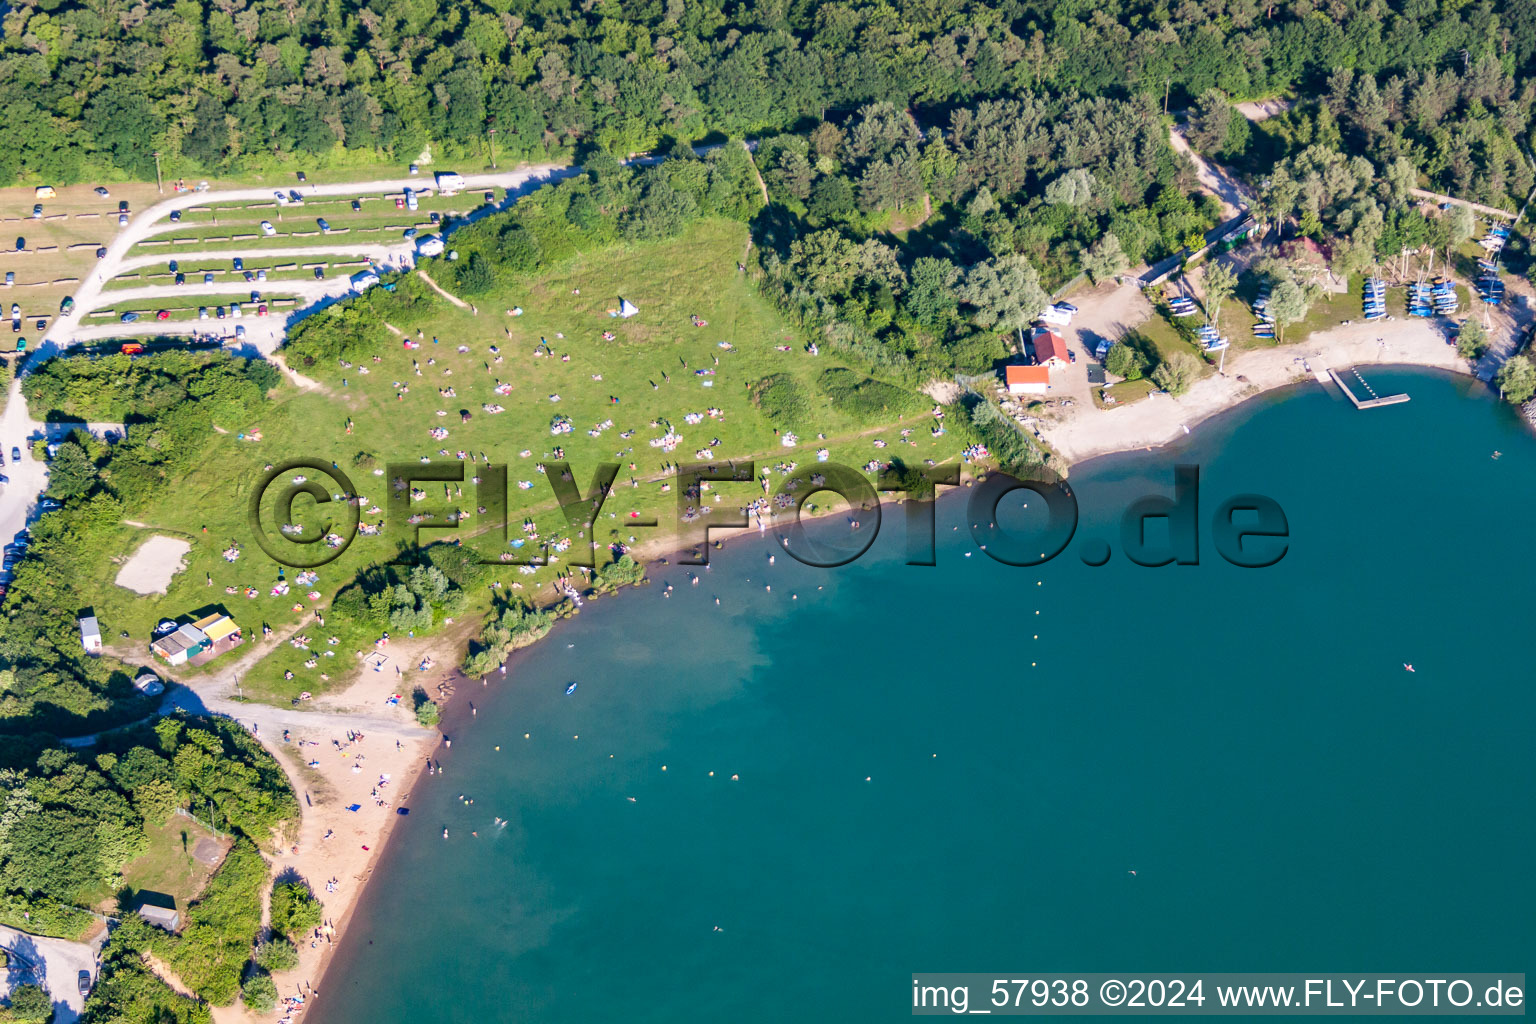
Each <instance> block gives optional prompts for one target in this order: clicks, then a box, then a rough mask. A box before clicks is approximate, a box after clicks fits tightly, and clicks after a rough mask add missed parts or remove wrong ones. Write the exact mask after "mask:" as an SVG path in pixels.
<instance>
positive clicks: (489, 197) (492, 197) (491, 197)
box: [485, 189, 496, 203]
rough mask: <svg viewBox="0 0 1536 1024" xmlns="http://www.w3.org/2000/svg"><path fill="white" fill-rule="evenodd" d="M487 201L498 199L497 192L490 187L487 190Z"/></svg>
mask: <svg viewBox="0 0 1536 1024" xmlns="http://www.w3.org/2000/svg"><path fill="white" fill-rule="evenodd" d="M485 201H486V202H488V203H494V202H495V201H496V193H495V192H492V191H491V190H490V189H486V190H485Z"/></svg>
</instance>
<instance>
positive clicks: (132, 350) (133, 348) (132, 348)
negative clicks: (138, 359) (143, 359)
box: [122, 341, 144, 356]
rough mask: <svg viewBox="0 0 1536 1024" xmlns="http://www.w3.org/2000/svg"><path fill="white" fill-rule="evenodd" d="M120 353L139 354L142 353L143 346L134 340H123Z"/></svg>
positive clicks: (127, 354)
mask: <svg viewBox="0 0 1536 1024" xmlns="http://www.w3.org/2000/svg"><path fill="white" fill-rule="evenodd" d="M122 353H123V355H125V356H141V355H143V354H144V346H143V345H141V344H139V343H138V342H136V341H125V342H123V348H122Z"/></svg>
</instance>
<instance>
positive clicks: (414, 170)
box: [411, 164, 421, 174]
mask: <svg viewBox="0 0 1536 1024" xmlns="http://www.w3.org/2000/svg"><path fill="white" fill-rule="evenodd" d="M411 173H412V174H420V173H421V168H420V167H417V166H416V165H415V164H411Z"/></svg>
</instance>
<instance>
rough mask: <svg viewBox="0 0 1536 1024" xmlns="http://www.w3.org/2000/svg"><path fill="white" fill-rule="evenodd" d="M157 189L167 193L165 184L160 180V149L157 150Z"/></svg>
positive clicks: (163, 193)
mask: <svg viewBox="0 0 1536 1024" xmlns="http://www.w3.org/2000/svg"><path fill="white" fill-rule="evenodd" d="M155 190H156V191H157V192H159V193H160V194H161V195H165V185H164V184H162V183H161V181H160V151H159V150H158V149H157V150H155Z"/></svg>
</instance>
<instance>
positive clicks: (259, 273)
mask: <svg viewBox="0 0 1536 1024" xmlns="http://www.w3.org/2000/svg"><path fill="white" fill-rule="evenodd" d="M266 279H267V272H266V271H265V270H258V271H256V280H258V281H265V280H266Z"/></svg>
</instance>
